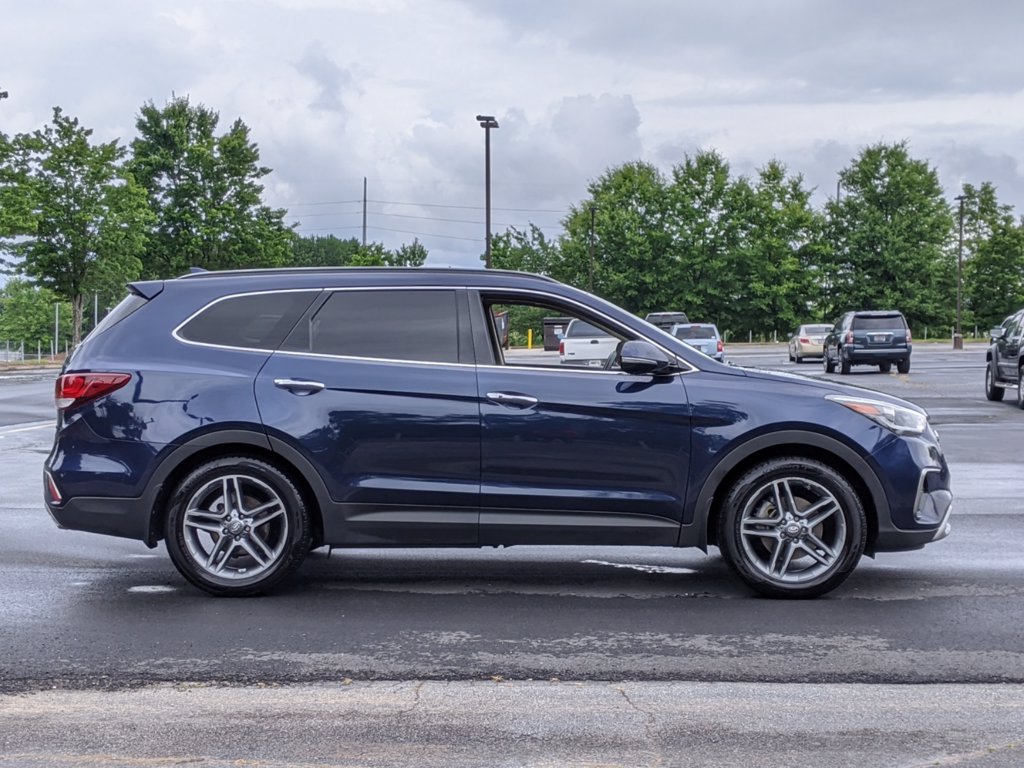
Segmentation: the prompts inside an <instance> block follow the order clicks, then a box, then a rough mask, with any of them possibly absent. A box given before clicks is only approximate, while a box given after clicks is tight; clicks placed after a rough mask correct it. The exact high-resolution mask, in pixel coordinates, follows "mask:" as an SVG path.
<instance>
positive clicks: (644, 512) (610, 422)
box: [470, 291, 690, 545]
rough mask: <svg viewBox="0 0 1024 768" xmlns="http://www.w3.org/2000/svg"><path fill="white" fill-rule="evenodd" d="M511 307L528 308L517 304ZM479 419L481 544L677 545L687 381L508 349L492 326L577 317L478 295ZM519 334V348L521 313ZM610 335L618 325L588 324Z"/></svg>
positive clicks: (525, 298)
mask: <svg viewBox="0 0 1024 768" xmlns="http://www.w3.org/2000/svg"><path fill="white" fill-rule="evenodd" d="M515 301H520V302H524V303H523V304H518V305H517V304H514V302H515ZM470 303H471V308H472V310H473V318H474V339H475V341H476V348H477V352H478V360H479V363H480V364H479V366H478V373H477V387H478V390H477V391H478V397H479V402H480V411H481V424H482V437H481V513H480V543H481V544H483V545H500V544H651V545H654V544H663V545H670V544H675V543H676V541H677V538H678V535H679V527H680V523H681V521H682V519H683V499H684V498H685V492H686V484H687V475H688V470H689V463H690V417H689V413H688V404H687V398H686V388H685V386H684V384H683V381H682V378H681V376H680V375H672V376H661V377H652V376H637V375H630V374H627V373H624V372H622V371H619V370H605V369H592V368H579V367H575V366H570V365H560V364H559V361H558V356H557V353H552V352H544V351H543V350H540V349H538V350H532V351H531V350H522V349H519V350H517V349H511V350H508V351H507V352H506V351H503V350H502V349H501V348H500V347H499V345H498V344H497V340H496V338H495V337H494V331H493V329H494V325H493V323H492V322H490V320H489V318H490V317H491V316H492V313H493V311H494V310H495V308H496V307H497V306H498V305H500V306H501V308H502V309H503V310H504V309H506V308H511V309H512V310H515V309H519V308H525V309H526V314H529V313H531V312H532V313H533V317H534V321H533V322H534V323H536V324H538V325H539V322H540V320H539V319H538V318H539V315H538V314H537V311H538V306H540V305H543V307H542V309H543V311H545V312H547V313H548V314H550V315H559V316H577V317H579V316H580V315H581V307H579V306H576V305H573V304H560V303H559V302H558V300H557V299H556V298H554V297H551V296H544V295H538V294H528V293H525V292H524V293H522V294H519V295H513V296H510V295H507V294H499V293H489V292H486V291H484V292H481V294H480V295H479V296H478V297H477V298H475V299H474V297H473V294H472V293H471V294H470ZM510 315H511V316H512V317H513V319H512V321H511V322H512V335H513V337H516V338H522V328H521V327H517V325H516V323H517V320H516V319H515V313H514V312H512V313H510ZM584 319H586V320H587V321H588V322H592V323H595V324H597V325H598V326H599V327H602V328H603V329H604V330H607V331H608V332H609V333H611V334H612V335H617V336H619V337H620V338H626V337H627V334H626V333H624V332H623V329H622V327H621V326H617V325H616V324H615V323H614V322H610V321H608V319H607V318H601V317H598V316H594V315H584Z"/></svg>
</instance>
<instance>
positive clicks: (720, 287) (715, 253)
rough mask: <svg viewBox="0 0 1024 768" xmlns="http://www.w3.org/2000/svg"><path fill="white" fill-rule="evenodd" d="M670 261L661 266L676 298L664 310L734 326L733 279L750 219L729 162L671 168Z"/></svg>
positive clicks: (695, 161) (742, 184)
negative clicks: (743, 218) (677, 310)
mask: <svg viewBox="0 0 1024 768" xmlns="http://www.w3.org/2000/svg"><path fill="white" fill-rule="evenodd" d="M668 194H669V200H670V202H669V212H670V213H669V222H668V232H669V236H670V238H671V257H670V260H669V264H666V265H665V267H664V272H665V274H667V275H668V276H669V277H670V279H671V281H672V284H673V287H674V293H675V296H674V297H673V301H672V302H671V303H672V304H673V306H669V304H663V305H662V308H664V309H677V308H678V309H681V310H683V311H684V312H686V313H687V314H688V315H689V316H690V318H691V319H693V320H695V321H697V320H704V321H707V322H718V323H721V324H723V325H724V326H726V327H729V326H730V325H732V324H733V314H734V312H735V308H736V307H735V302H736V299H737V297H736V291H737V288H741V287H742V286H740V285H739V284H738V282H737V279H736V276H735V274H734V272H735V269H736V263H737V257H738V256H737V252H738V249H739V244H740V238H741V234H742V232H743V230H744V226H743V223H742V218H741V217H742V216H743V215H744V214H746V215H750V210H749V209H750V208H751V207H752V206H753V199H752V190H751V188H750V185H749V183H748V182H747V181H746V180H745V179H741V180H739V181H733V180H732V178H731V172H730V168H729V164H728V162H726V160H725V158H723V157H722V156H721V155H720V154H718V153H717V152H713V151H702V152H698V153H697V154H696V155H694V156H692V157H690V156H687V157H686V158H684V160H683V162H682V163H679V164H678V165H676V166H675V167H674V168H673V169H672V183H671V185H670V186H669V188H668Z"/></svg>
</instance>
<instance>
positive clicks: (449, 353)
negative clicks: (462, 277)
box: [283, 289, 459, 363]
mask: <svg viewBox="0 0 1024 768" xmlns="http://www.w3.org/2000/svg"><path fill="white" fill-rule="evenodd" d="M283 349H284V350H286V351H289V352H312V353H314V354H320V355H337V356H341V357H361V358H371V359H378V360H398V361H404V360H408V361H412V362H428V363H457V362H459V312H458V308H457V304H456V293H455V291H453V290H443V289H439V290H351V291H334V292H333V293H332V294H331V295H330V297H329V298H328V299H327V301H326V302H325V303H324V304H323V306H322V307H320V309H319V310H317V312H316V314H314V315H313V316H312V317H310V318H309V319H308V320H307V321H305V322H304V323H302V324H301V325H300V326H299V327H297V328H296V329H295V330H294V332H293V333H292V334H291V335H290V336H289V337H288V340H287V341H286V342H285V344H284V346H283Z"/></svg>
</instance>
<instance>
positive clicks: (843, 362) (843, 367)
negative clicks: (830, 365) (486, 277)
mask: <svg viewBox="0 0 1024 768" xmlns="http://www.w3.org/2000/svg"><path fill="white" fill-rule="evenodd" d="M850 365H851V363H850V361H849V360H848V359H847V358H845V357H843V355H842V353H840V354H839V373H841V374H842V375H843V376H848V375H849V374H850Z"/></svg>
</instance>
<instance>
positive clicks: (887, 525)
mask: <svg viewBox="0 0 1024 768" xmlns="http://www.w3.org/2000/svg"><path fill="white" fill-rule="evenodd" d="M786 446H795V447H799V446H811V447H813V448H816V449H818V450H822V451H826V452H828V453H831V454H832V455H834V456H836V457H837V458H839V459H841V460H842V461H843V462H844V463H845V464H847V465H848V466H849V467H850V468H851V469H852V470H853V471H854V472H856V473H857V477H858V478H859V479H860V480H861V481H862V482H863V483H864V486H865V487H866V488H867V489H868V493H869V494H870V496H871V498H870V499H869V500H868V501H869V503H870V504H871V506H872V507H873V508H874V513H875V520H876V523H877V525H878V531H879V535H881V534H882V533H883V532H885V531H889V530H895V528H894V526H893V525H892V522H891V521H892V516H891V514H890V509H889V500H888V498H886V495H885V490H884V489H883V488H882V483H881V482H880V481H879V479H878V476H877V475H876V474H875V471H874V470H873V469H872V468H871V466H870V465H869V464H868V463H867V461H865V459H864V458H863V457H862V456H861V455H860V454H858V453H857V452H856V451H854V450H853V449H852V448H850V447H849V446H848V445H846V444H844V443H842V442H840V441H839V440H836V439H835V438H832V437H829V436H827V435H823V434H820V433H818V432H807V431H803V430H796V429H793V430H784V431H782V432H771V433H769V434H765V435H761V436H759V437H755V438H753V439H751V440H748V441H747V442H745V443H743V444H742V445H738V446H736V447H735V448H733V449H732V450H731V451H730V452H729V453H728V454H726V455H725V456H724V457H722V459H721V460H720V461H719V462H718V464H716V465H715V468H714V469H712V470H711V472H710V474H708V476H707V478H706V479H705V480H704V484H703V485H702V486H701V489H700V492H699V493H698V495H697V501H696V503H695V504H694V510H695V511H694V517H693V522H691V523H686V524H684V525H682V526H681V528H680V530H679V544H678V546H680V547H700V548H701V549H702V550H704V551H705V552H707V548H708V530H707V525H708V518H709V517H710V516H711V507H712V505H713V503H714V500H715V494H716V492H717V491H718V489H719V487H720V486H721V484H722V481H723V480H724V479H725V477H726V476H727V475H728V474H729V473H730V472H731V471H732V470H734V469H735V468H736V467H737V466H739V465H740V463H742V462H743V461H744V460H746V459H748V458H750V457H751V456H753V455H754V454H756V453H760V452H761V451H764V450H767V449H769V448H781V447H786ZM868 513H869V514H870V513H871V510H868ZM873 547H874V543H873V542H871V541H869V542H868V550H869V554H872V553H873Z"/></svg>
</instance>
